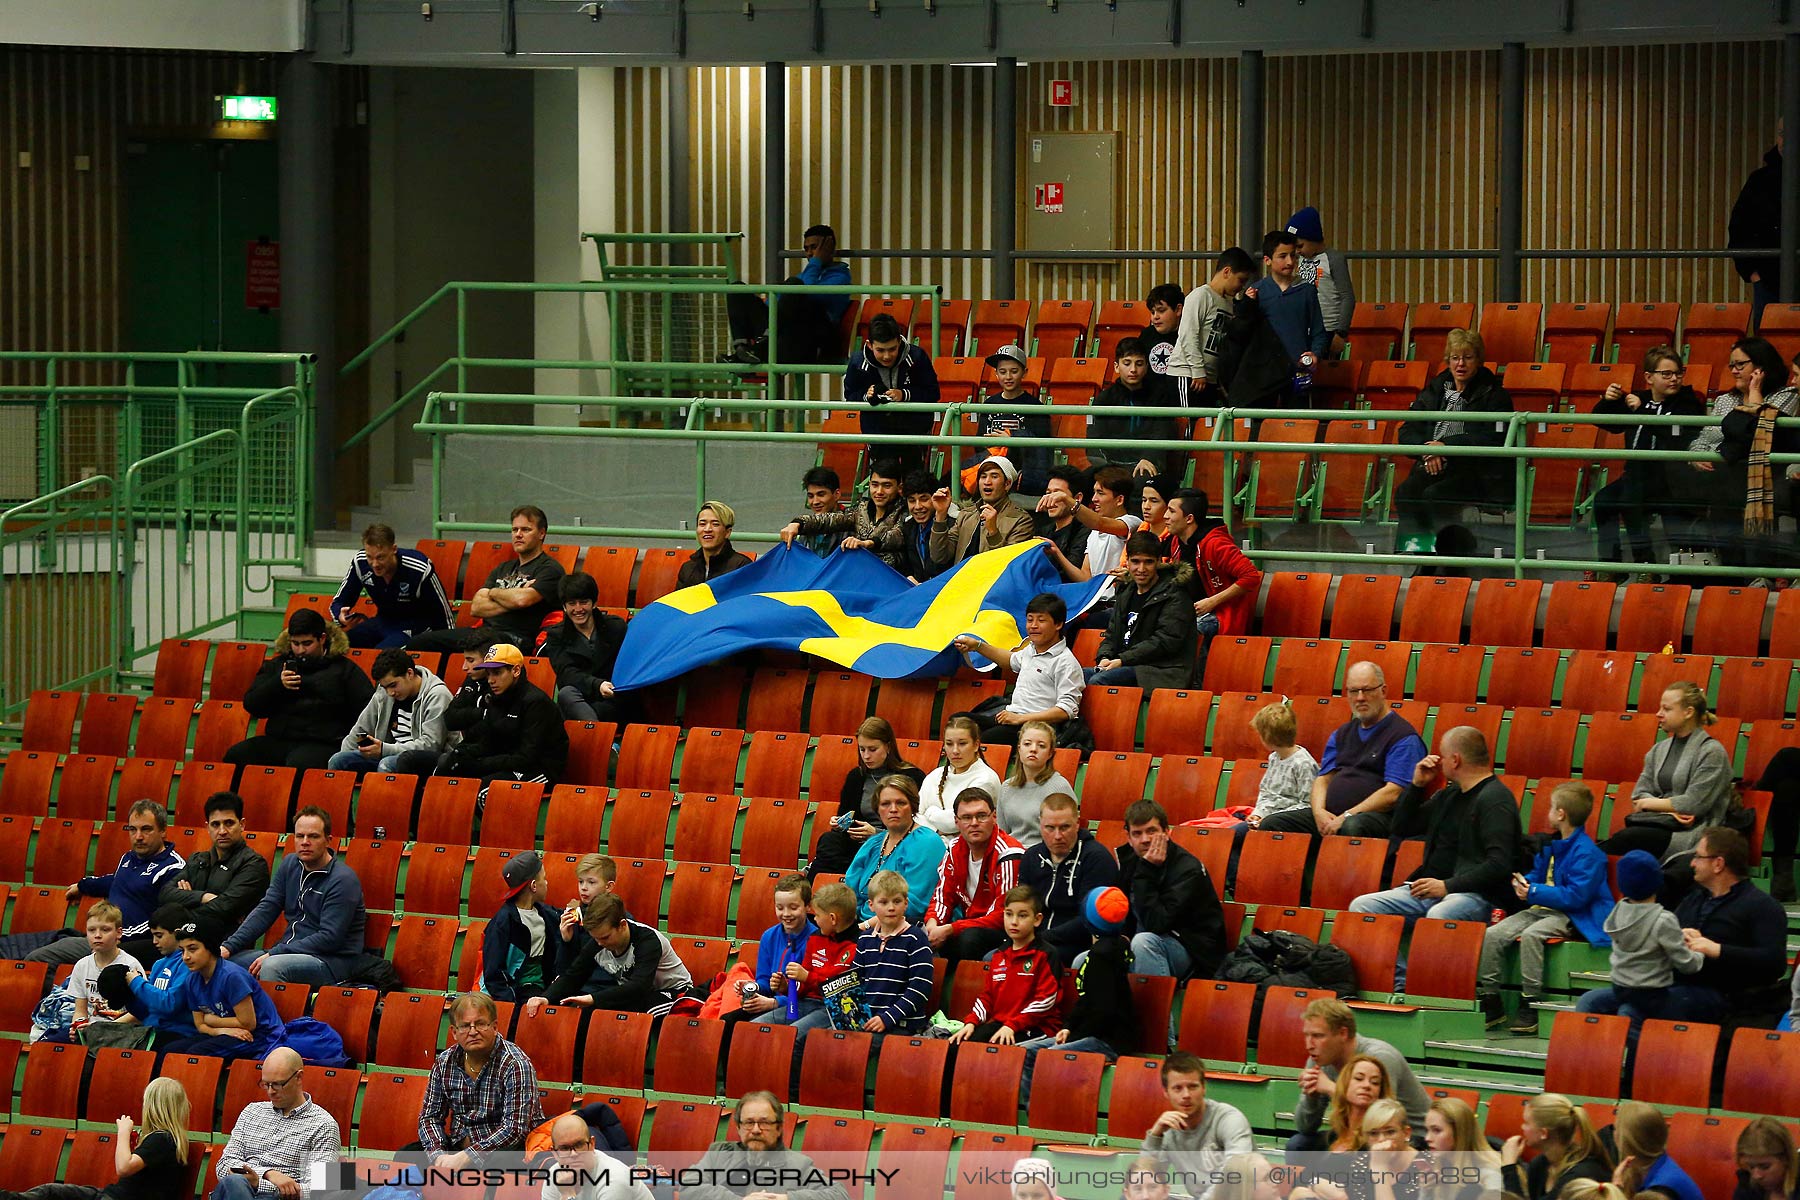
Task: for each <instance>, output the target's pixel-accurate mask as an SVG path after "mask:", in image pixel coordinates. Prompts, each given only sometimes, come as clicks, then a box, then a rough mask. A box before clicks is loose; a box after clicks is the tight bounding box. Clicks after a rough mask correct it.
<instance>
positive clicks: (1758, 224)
mask: <svg viewBox="0 0 1800 1200" xmlns="http://www.w3.org/2000/svg"><path fill="white" fill-rule="evenodd" d="M1725 245H1726V246H1727V247H1728V248H1731V249H1736V248H1738V247H1742V248H1744V249H1746V250H1754V249H1757V248H1759V247H1760V248H1762V249H1768V248H1770V247H1772V246H1779V245H1781V151H1780V150H1778V149H1776V148H1775V147H1773V146H1771V147H1769V149H1768V150H1767V151H1766V152H1765V153H1764V154H1763V165H1762V166H1760V167H1758V168H1756V170H1754V171H1752V172H1750V178H1748V179H1746V180H1744V186H1743V189H1742V190H1740V191H1739V192H1738V198H1737V203H1736V204H1733V205H1732V206H1731V223H1730V225H1729V226H1727V229H1726V240H1725ZM1731 261H1732V265H1733V266H1735V267H1736V268H1737V273H1738V278H1739V279H1742V280H1743V281H1744V282H1745V283H1749V282H1750V276H1751V275H1753V274H1760V275H1761V276H1762V281H1763V286H1764V287H1767V288H1770V289H1775V288H1779V287H1780V286H1781V260H1780V259H1779V258H1762V257H1760V256H1759V257H1754V258H1734V259H1732V260H1731Z"/></svg>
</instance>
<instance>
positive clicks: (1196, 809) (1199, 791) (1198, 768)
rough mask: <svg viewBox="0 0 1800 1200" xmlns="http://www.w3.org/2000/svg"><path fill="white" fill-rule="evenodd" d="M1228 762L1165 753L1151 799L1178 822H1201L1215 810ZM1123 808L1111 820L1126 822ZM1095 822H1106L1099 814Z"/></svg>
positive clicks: (1198, 756) (1160, 761)
mask: <svg viewBox="0 0 1800 1200" xmlns="http://www.w3.org/2000/svg"><path fill="white" fill-rule="evenodd" d="M1224 765H1225V760H1224V759H1221V758H1210V757H1205V756H1201V755H1175V754H1165V755H1164V756H1162V757H1161V758H1160V759H1158V760H1157V767H1156V787H1155V790H1154V791H1152V792H1151V795H1150V798H1151V799H1152V800H1155V801H1156V802H1157V803H1158V804H1160V805H1162V806H1163V810H1164V811H1165V812H1167V813H1168V814H1169V819H1170V820H1171V821H1175V822H1181V821H1193V820H1198V819H1199V818H1200V817H1202V816H1204V815H1205V814H1207V813H1209V812H1211V811H1212V808H1213V805H1214V804H1215V803H1216V802H1217V800H1218V795H1219V775H1220V773H1221V771H1222V770H1223V768H1224ZM1124 816H1125V813H1124V810H1123V809H1120V810H1119V812H1118V814H1117V816H1111V817H1110V819H1112V820H1123V819H1124ZM1095 819H1106V818H1103V817H1101V816H1100V815H1099V814H1096V817H1095Z"/></svg>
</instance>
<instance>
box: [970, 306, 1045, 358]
mask: <svg viewBox="0 0 1800 1200" xmlns="http://www.w3.org/2000/svg"><path fill="white" fill-rule="evenodd" d="M1030 316H1031V301H1029V300H983V301H981V302H979V303H978V304H976V305H975V315H974V317H973V318H972V319H971V321H970V324H969V349H970V351H971V353H974V354H978V355H982V356H986V355H989V354H992V353H993V352H994V351H996V350H998V349H1000V347H1002V346H1007V345H1013V346H1019V347H1021V348H1023V347H1024V344H1025V322H1026V321H1027V320H1028V319H1029V318H1030Z"/></svg>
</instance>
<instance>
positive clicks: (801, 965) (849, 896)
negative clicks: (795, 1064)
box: [763, 883, 862, 1037]
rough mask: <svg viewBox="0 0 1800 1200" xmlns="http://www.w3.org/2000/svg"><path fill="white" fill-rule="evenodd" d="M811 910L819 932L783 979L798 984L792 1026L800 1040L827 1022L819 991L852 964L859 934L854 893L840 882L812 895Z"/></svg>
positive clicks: (790, 965)
mask: <svg viewBox="0 0 1800 1200" xmlns="http://www.w3.org/2000/svg"><path fill="white" fill-rule="evenodd" d="M812 908H813V920H814V922H816V923H817V924H818V927H819V932H817V933H815V934H813V935H812V936H811V937H809V938H807V939H806V951H805V953H804V954H803V955H802V956H801V959H800V961H799V962H794V963H789V964H788V965H787V971H786V974H787V977H788V978H789V979H792V980H795V981H796V983H797V985H798V986H796V987H795V989H794V990H795V994H796V998H797V999H798V1001H799V1004H798V1008H797V1011H796V1013H795V1017H794V1021H793V1024H794V1027H795V1028H796V1029H798V1030H799V1031H800V1036H801V1037H805V1036H806V1031H807V1030H809V1029H815V1028H817V1027H819V1026H822V1025H827V1024H829V1023H830V1019H829V1018H828V1017H827V1016H826V1015H825V1002H824V1001H823V1000H822V999H821V998H820V996H819V989H820V988H821V987H822V986H824V984H825V981H826V980H828V979H830V978H831V977H832V976H833V975H837V974H841V973H842V972H844V971H846V970H848V969H849V968H850V967H851V966H853V965H854V964H855V961H856V938H857V935H858V934H860V933H861V932H862V931H861V930H860V929H858V928H857V925H856V893H855V892H853V891H851V890H850V889H849V888H847V887H845V886H844V885H843V884H841V883H828V884H826V885H825V886H824V887H822V888H820V889H819V890H818V891H816V892H814V893H813V898H812ZM776 1011H777V1012H779V1011H781V1009H780V1008H779V1007H778V1008H777V1010H776ZM770 1019H771V1018H769V1017H764V1018H763V1020H765V1021H766V1020H770Z"/></svg>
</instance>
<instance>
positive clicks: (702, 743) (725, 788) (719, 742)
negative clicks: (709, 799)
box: [679, 728, 744, 794]
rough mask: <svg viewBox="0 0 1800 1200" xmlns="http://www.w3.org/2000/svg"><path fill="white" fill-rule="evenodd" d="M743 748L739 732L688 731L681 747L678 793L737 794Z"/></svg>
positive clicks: (726, 730) (731, 730) (736, 730)
mask: <svg viewBox="0 0 1800 1200" xmlns="http://www.w3.org/2000/svg"><path fill="white" fill-rule="evenodd" d="M743 747H744V731H743V730H741V729H706V728H689V730H688V731H687V737H686V738H685V739H683V742H682V747H681V775H680V783H679V786H680V788H681V790H682V791H683V792H684V793H685V792H723V793H726V794H730V793H733V792H736V791H737V768H738V756H739V755H740V754H741V753H742V751H743Z"/></svg>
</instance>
